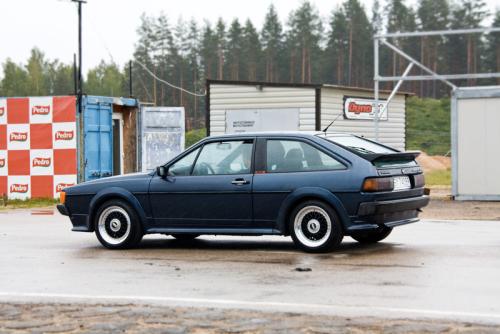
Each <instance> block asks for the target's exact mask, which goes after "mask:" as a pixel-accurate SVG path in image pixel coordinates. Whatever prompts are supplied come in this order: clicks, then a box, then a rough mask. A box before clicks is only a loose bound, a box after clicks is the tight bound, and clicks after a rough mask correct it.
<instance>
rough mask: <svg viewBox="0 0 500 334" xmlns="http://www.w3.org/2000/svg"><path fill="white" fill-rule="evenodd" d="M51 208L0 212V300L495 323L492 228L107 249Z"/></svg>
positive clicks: (496, 228)
mask: <svg viewBox="0 0 500 334" xmlns="http://www.w3.org/2000/svg"><path fill="white" fill-rule="evenodd" d="M51 212H52V211H43V210H41V211H39V212H33V211H15V212H3V213H0V226H1V228H0V303H2V302H19V301H21V302H24V301H29V302H43V303H47V302H53V301H56V302H63V303H72V302H83V303H105V302H113V303H123V304H132V303H136V304H148V305H153V304H154V305H156V304H161V305H168V306H196V307H220V308H230V309H238V308H241V309H246V310H254V311H255V310H270V311H280V312H300V313H305V314H307V313H310V314H328V315H336V316H370V317H383V318H395V319H402V318H404V319H420V318H437V319H449V320H455V321H472V322H480V323H488V324H498V325H500V298H499V297H500V283H499V282H500V222H499V221H422V222H420V223H417V224H412V225H409V226H404V227H400V228H397V229H395V231H394V232H393V234H392V235H391V236H390V237H389V238H388V239H386V241H384V242H382V243H380V244H377V245H371V246H362V245H360V244H358V243H356V242H354V241H353V240H352V239H350V238H347V237H346V238H345V239H344V243H343V245H342V248H341V249H340V250H338V251H336V252H334V253H330V254H320V255H315V254H306V253H302V252H300V251H298V250H296V249H295V248H294V246H293V243H292V241H291V239H289V238H283V237H251V238H250V237H202V238H200V239H199V240H195V241H192V242H179V241H176V240H173V239H171V238H167V237H165V236H160V235H155V236H148V237H147V238H145V240H144V241H143V242H142V244H141V248H139V249H134V250H127V251H109V250H106V249H104V248H102V247H101V246H100V244H99V243H98V241H97V239H96V238H95V235H93V234H87V233H75V232H71V231H70V223H69V220H68V219H67V218H66V217H63V216H60V215H59V214H58V213H55V214H53V215H51V214H50V213H51Z"/></svg>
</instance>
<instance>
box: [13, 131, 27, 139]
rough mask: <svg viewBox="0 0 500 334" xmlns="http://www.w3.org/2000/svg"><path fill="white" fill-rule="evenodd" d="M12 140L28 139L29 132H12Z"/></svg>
mask: <svg viewBox="0 0 500 334" xmlns="http://www.w3.org/2000/svg"><path fill="white" fill-rule="evenodd" d="M9 139H10V141H27V140H28V133H27V132H11V134H10V137H9Z"/></svg>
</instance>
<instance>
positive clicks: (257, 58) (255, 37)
mask: <svg viewBox="0 0 500 334" xmlns="http://www.w3.org/2000/svg"><path fill="white" fill-rule="evenodd" d="M242 54H243V55H244V60H245V66H244V67H245V69H246V71H243V73H244V77H245V78H246V79H247V80H249V81H256V80H262V77H261V75H260V73H261V71H260V64H261V59H262V48H261V45H260V40H259V33H258V32H257V29H255V27H254V25H253V24H252V21H250V20H246V22H245V26H244V28H243V41H242ZM245 72H246V73H245Z"/></svg>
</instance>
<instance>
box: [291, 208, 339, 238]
mask: <svg viewBox="0 0 500 334" xmlns="http://www.w3.org/2000/svg"><path fill="white" fill-rule="evenodd" d="M294 231H295V236H296V237H297V239H298V240H299V241H300V242H301V243H302V244H304V245H306V246H308V247H319V246H321V245H323V244H324V243H325V242H326V240H328V238H329V237H330V235H331V233H332V222H331V220H330V216H329V215H328V213H327V212H326V211H325V210H324V209H322V208H320V207H319V206H314V205H311V206H306V207H304V208H302V209H301V210H300V211H299V212H298V213H297V215H296V216H295V220H294Z"/></svg>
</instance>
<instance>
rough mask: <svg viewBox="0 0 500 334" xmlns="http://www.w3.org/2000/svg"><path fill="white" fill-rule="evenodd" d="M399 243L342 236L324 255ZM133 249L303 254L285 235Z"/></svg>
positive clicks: (388, 248)
mask: <svg viewBox="0 0 500 334" xmlns="http://www.w3.org/2000/svg"><path fill="white" fill-rule="evenodd" d="M399 245H400V244H398V243H391V242H379V243H376V244H361V243H359V242H356V241H352V240H351V239H350V238H349V239H348V238H346V239H345V240H344V241H343V242H342V244H341V245H340V246H339V247H338V248H337V249H336V250H334V251H332V252H330V253H327V254H338V253H348V254H351V255H358V254H359V255H361V254H363V255H365V254H366V253H386V254H387V253H390V252H399V251H401V248H400V247H398V246H399ZM137 249H141V250H145V249H173V250H186V251H189V250H193V251H199V250H205V251H214V252H216V251H237V250H247V251H275V252H296V253H304V252H303V251H302V250H300V249H299V248H297V247H296V246H295V244H294V243H293V241H292V240H291V239H289V238H283V239H282V240H258V238H255V237H253V238H251V239H245V238H244V237H242V238H231V239H204V238H203V237H200V238H197V239H194V240H176V239H172V238H168V239H162V238H155V239H145V240H143V241H142V242H141V243H140V245H139V246H138V247H137Z"/></svg>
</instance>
